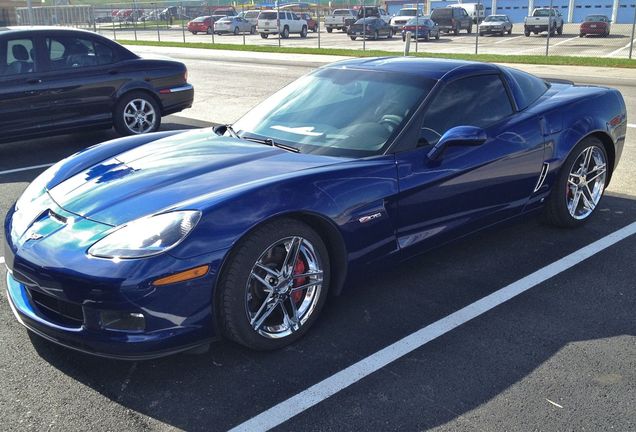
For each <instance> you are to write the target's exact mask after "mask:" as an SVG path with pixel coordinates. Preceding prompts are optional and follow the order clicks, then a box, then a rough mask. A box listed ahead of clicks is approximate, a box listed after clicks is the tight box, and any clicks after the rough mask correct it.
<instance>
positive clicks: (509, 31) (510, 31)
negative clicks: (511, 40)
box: [508, 27, 512, 35]
mask: <svg viewBox="0 0 636 432" xmlns="http://www.w3.org/2000/svg"><path fill="white" fill-rule="evenodd" d="M508 34H509V35H511V34H512V27H510V30H508Z"/></svg>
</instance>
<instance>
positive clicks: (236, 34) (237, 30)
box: [232, 27, 239, 36]
mask: <svg viewBox="0 0 636 432" xmlns="http://www.w3.org/2000/svg"><path fill="white" fill-rule="evenodd" d="M232 33H234V36H238V34H239V28H238V27H234V31H233V32H232Z"/></svg>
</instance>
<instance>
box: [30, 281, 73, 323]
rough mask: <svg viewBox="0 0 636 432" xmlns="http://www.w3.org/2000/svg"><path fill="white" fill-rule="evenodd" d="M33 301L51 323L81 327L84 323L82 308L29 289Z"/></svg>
mask: <svg viewBox="0 0 636 432" xmlns="http://www.w3.org/2000/svg"><path fill="white" fill-rule="evenodd" d="M29 294H30V296H31V300H32V301H33V303H34V304H35V306H37V307H38V310H39V311H40V312H41V313H42V315H44V316H45V317H47V318H49V319H50V320H51V321H53V322H56V323H58V324H62V325H65V326H72V327H80V326H81V325H82V324H83V323H84V312H83V311H82V306H81V305H79V304H77V303H71V302H68V301H65V300H60V299H58V298H56V297H53V296H50V295H47V294H44V293H41V292H39V291H36V290H32V289H29Z"/></svg>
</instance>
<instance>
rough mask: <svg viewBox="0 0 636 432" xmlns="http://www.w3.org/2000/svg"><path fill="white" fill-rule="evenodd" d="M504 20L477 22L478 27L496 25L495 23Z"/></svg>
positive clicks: (501, 22) (499, 23)
mask: <svg viewBox="0 0 636 432" xmlns="http://www.w3.org/2000/svg"><path fill="white" fill-rule="evenodd" d="M503 24H504V21H488V22H482V23H481V24H479V26H480V27H482V26H483V27H487V26H496V25H503Z"/></svg>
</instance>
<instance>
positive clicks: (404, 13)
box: [397, 9, 417, 16]
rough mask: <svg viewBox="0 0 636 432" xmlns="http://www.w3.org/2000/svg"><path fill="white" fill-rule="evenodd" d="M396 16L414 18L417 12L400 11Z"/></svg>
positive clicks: (411, 10) (414, 10)
mask: <svg viewBox="0 0 636 432" xmlns="http://www.w3.org/2000/svg"><path fill="white" fill-rule="evenodd" d="M397 15H398V16H416V15H417V10H416V9H400V11H399V12H398V13H397Z"/></svg>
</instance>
